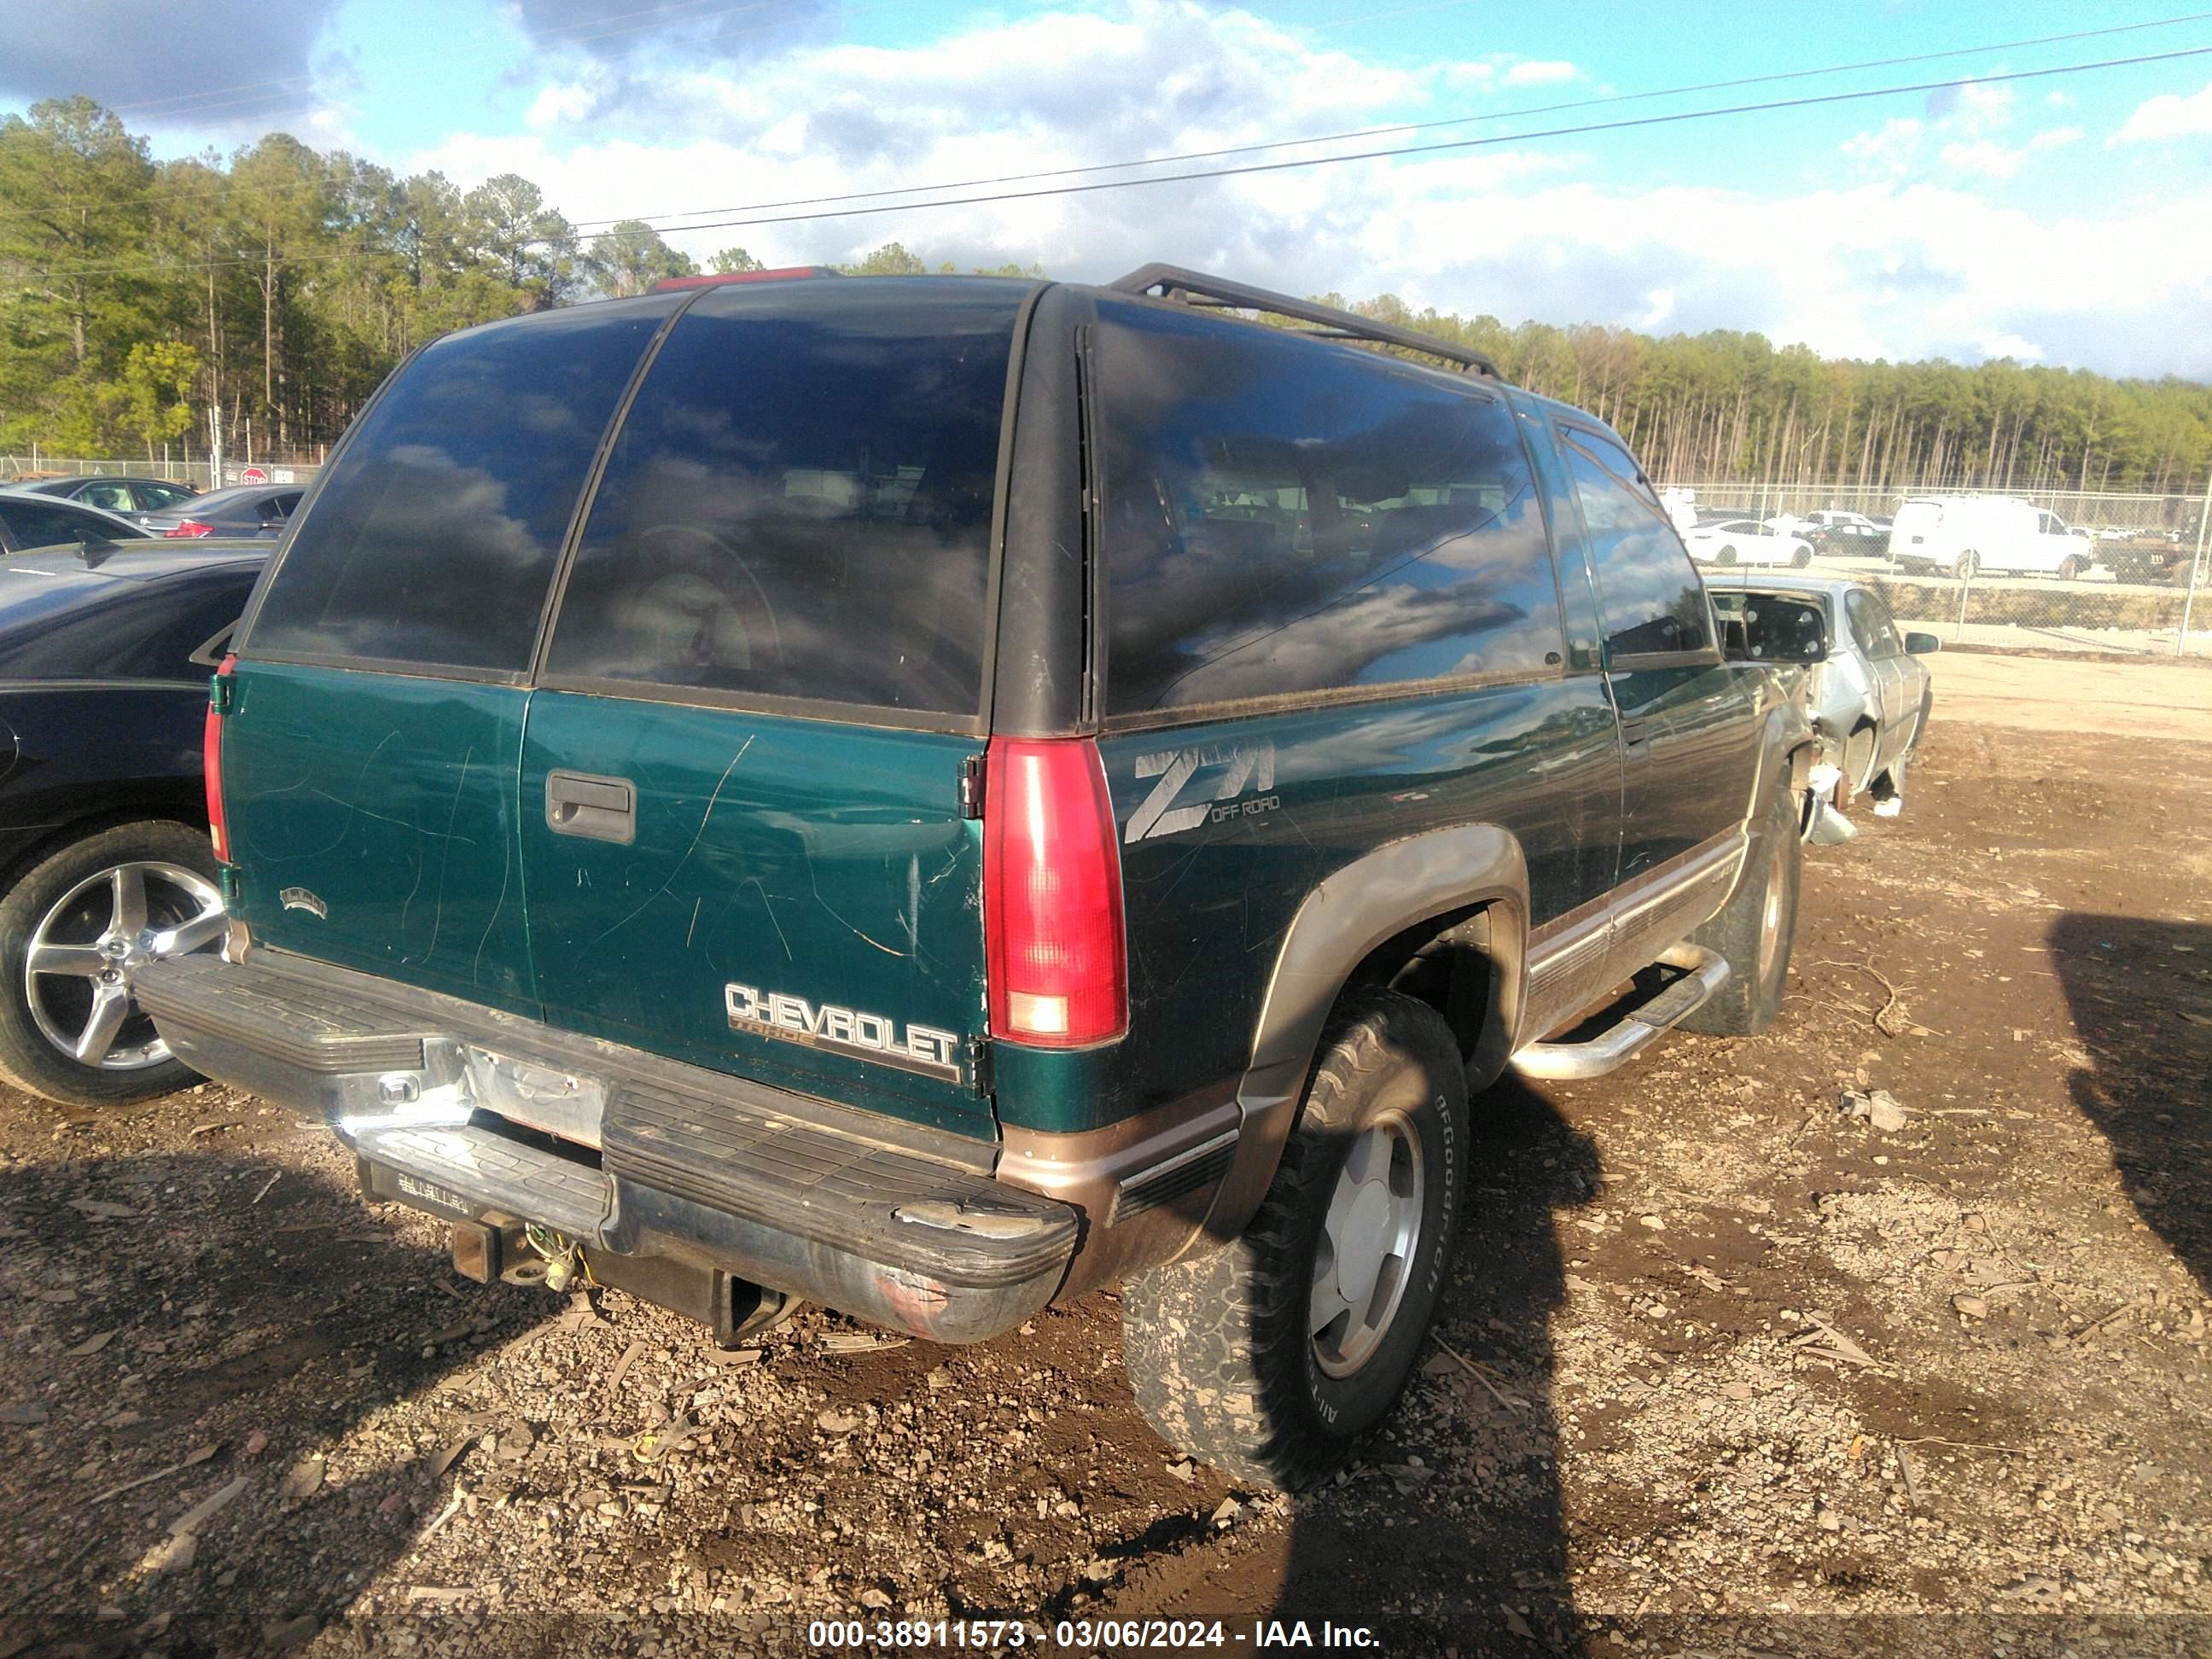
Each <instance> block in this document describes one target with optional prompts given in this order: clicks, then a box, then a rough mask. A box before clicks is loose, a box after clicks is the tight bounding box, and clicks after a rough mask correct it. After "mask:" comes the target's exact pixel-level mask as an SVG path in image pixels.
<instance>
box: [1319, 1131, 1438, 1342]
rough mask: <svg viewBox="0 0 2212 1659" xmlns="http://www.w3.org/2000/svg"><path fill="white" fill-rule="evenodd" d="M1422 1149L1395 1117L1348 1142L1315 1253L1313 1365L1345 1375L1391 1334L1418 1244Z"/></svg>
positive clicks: (1422, 1199) (1417, 1139)
mask: <svg viewBox="0 0 2212 1659" xmlns="http://www.w3.org/2000/svg"><path fill="white" fill-rule="evenodd" d="M1424 1194H1425V1188H1424V1187H1423V1185H1422V1170H1421V1142H1420V1137H1419V1135H1418V1134H1417V1133H1415V1132H1414V1128H1413V1123H1412V1122H1411V1121H1410V1120H1408V1119H1407V1117H1406V1116H1405V1115H1404V1114H1403V1113H1401V1112H1397V1111H1390V1112H1385V1113H1384V1114H1383V1115H1381V1116H1380V1117H1378V1118H1376V1120H1375V1121H1373V1122H1372V1123H1370V1124H1369V1125H1368V1126H1367V1127H1366V1128H1364V1130H1362V1131H1361V1132H1360V1133H1359V1135H1358V1139H1355V1140H1353V1142H1352V1148H1351V1151H1350V1152H1349V1153H1347V1154H1346V1158H1345V1160H1344V1167H1343V1168H1342V1169H1341V1170H1339V1171H1338V1173H1337V1177H1336V1189H1335V1191H1334V1193H1333V1194H1331V1195H1330V1198H1329V1204H1328V1215H1327V1216H1326V1217H1324V1218H1322V1236H1321V1240H1320V1243H1319V1244H1318V1246H1317V1247H1316V1250H1315V1253H1314V1274H1313V1289H1312V1292H1311V1296H1310V1300H1309V1301H1308V1304H1307V1309H1308V1315H1307V1329H1308V1331H1309V1332H1310V1334H1311V1335H1312V1338H1313V1346H1314V1359H1315V1361H1316V1364H1319V1365H1320V1366H1321V1368H1322V1370H1323V1371H1324V1372H1326V1373H1327V1374H1328V1375H1329V1376H1350V1375H1351V1374H1352V1372H1354V1371H1356V1370H1358V1369H1359V1368H1360V1367H1361V1366H1362V1365H1364V1364H1366V1363H1367V1361H1368V1359H1369V1358H1370V1357H1371V1356H1372V1355H1373V1354H1374V1352H1375V1350H1376V1348H1377V1347H1379V1346H1382V1342H1383V1338H1384V1337H1385V1336H1386V1335H1388V1334H1389V1330H1390V1322H1391V1320H1392V1319H1393V1318H1394V1317H1395V1316H1396V1314H1397V1312H1398V1305H1399V1304H1400V1303H1401V1302H1402V1301H1404V1300H1405V1296H1406V1287H1407V1283H1408V1282H1409V1280H1410V1279H1411V1277H1412V1273H1413V1253H1414V1251H1415V1249H1417V1248H1418V1246H1419V1243H1420V1240H1421V1213H1422V1207H1423V1204H1424Z"/></svg>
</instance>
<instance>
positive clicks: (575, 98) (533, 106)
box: [523, 84, 593, 131]
mask: <svg viewBox="0 0 2212 1659" xmlns="http://www.w3.org/2000/svg"><path fill="white" fill-rule="evenodd" d="M592 102H593V100H592V91H591V88H588V87H580V86H575V85H573V84H571V85H562V86H550V87H547V88H544V90H543V91H542V92H540V93H539V94H538V96H537V97H535V98H533V99H532V100H531V101H530V108H529V111H528V112H526V114H525V115H524V116H523V120H524V121H525V122H526V124H527V125H530V126H531V127H532V128H534V129H538V130H540V131H542V130H544V128H546V127H557V126H562V125H567V124H568V123H570V122H574V121H580V120H582V119H583V118H585V117H586V116H587V115H589V114H590V113H591V112H592Z"/></svg>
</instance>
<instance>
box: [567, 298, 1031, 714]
mask: <svg viewBox="0 0 2212 1659" xmlns="http://www.w3.org/2000/svg"><path fill="white" fill-rule="evenodd" d="M1026 293H1027V289H1024V288H1023V287H1021V286H1018V285H1016V284H1013V283H1006V284H995V283H973V282H967V283H939V282H914V283H908V282H888V281H886V282H865V283H864V282H843V281H841V282H822V283H799V284H792V285H788V286H787V285H783V284H776V285H772V286H771V285H763V286H760V287H743V288H726V289H715V290H712V291H710V292H708V294H707V295H704V296H703V297H702V299H700V301H698V302H697V303H696V305H694V306H693V307H692V308H691V309H690V311H688V312H686V313H684V317H683V319H681V320H680V321H679V322H678V324H677V325H676V327H675V330H674V331H672V332H671V334H670V336H669V339H668V343H667V344H666V345H665V346H664V347H663V348H662V349H661V351H660V355H659V356H658V357H657V358H655V359H654V361H653V368H652V370H651V372H650V373H649V374H647V377H646V380H645V384H644V385H643V386H641V388H640V389H639V392H638V396H637V398H636V401H635V404H633V405H632V406H631V409H630V411H629V415H628V416H626V417H625V418H624V420H623V429H622V432H621V435H619V437H618V438H617V440H616V442H615V446H614V448H613V451H612V453H611V456H610V458H609V460H608V464H607V469H606V472H605V477H604V478H603V480H602V482H601V483H600V485H599V491H598V494H597V495H596V496H595V497H594V499H593V503H592V513H591V519H590V521H589V523H588V524H587V525H586V528H585V533H584V539H583V542H582V544H581V545H580V548H579V550H578V552H577V556H576V562H575V565H574V569H573V570H572V571H571V572H570V574H569V577H568V586H567V589H566V592H565V593H564V595H563V597H562V601H561V614H560V618H559V620H558V622H557V623H556V624H555V626H554V630H553V643H552V647H551V649H550V653H549V654H548V656H547V659H546V668H547V671H548V674H549V677H551V676H557V677H559V678H562V679H563V680H565V681H569V682H578V681H582V682H603V681H624V682H634V683H640V684H653V685H659V686H669V687H689V688H697V689H701V690H713V691H718V692H724V693H729V694H732V695H736V696H742V697H745V698H748V699H751V698H793V699H804V700H811V701H820V702H837V703H858V704H863V705H867V706H870V707H877V708H896V709H901V710H908V711H913V712H917V713H925V714H928V713H935V714H974V713H975V710H976V709H977V708H979V707H980V706H981V699H982V662H983V643H984V638H985V633H986V627H985V617H984V596H985V591H986V587H987V582H988V573H989V562H990V560H989V544H990V530H991V507H992V496H993V485H994V480H995V478H996V476H997V471H998V457H999V427H1000V416H1001V414H1002V413H1003V411H1004V409H1005V404H1006V364H1007V357H1008V354H1009V352H1010V350H1011V343H1012V337H1013V325H1014V318H1015V315H1016V313H1017V312H1018V310H1019V309H1020V307H1021V303H1022V301H1023V299H1024V295H1026Z"/></svg>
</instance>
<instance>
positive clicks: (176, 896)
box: [23, 860, 223, 1072]
mask: <svg viewBox="0 0 2212 1659" xmlns="http://www.w3.org/2000/svg"><path fill="white" fill-rule="evenodd" d="M222 929H223V910H222V895H221V894H220V893H218V892H217V891H216V888H215V884H214V883H212V882H210V881H209V880H208V879H207V878H206V877H204V876H203V875H201V874H200V873H199V872H197V871H195V870H188V869H185V867H184V866H182V865H177V864H167V863H162V862H158V861H155V860H135V861H133V862H131V863H128V864H118V865H114V866H110V867H109V868H107V869H106V870H102V871H100V872H96V873H94V874H93V875H90V876H88V877H86V878H85V879H84V880H82V881H81V882H79V883H78V884H76V886H75V887H72V888H71V889H70V890H69V891H68V892H67V893H65V894H64V895H63V896H62V897H61V899H60V901H59V902H58V903H56V904H55V905H54V906H53V907H52V908H50V909H49V910H47V912H46V915H44V916H42V917H40V920H39V925H38V926H37V927H34V928H33V929H32V930H31V939H30V945H29V949H28V951H27V952H26V954H25V957H24V963H23V991H24V994H25V997H26V998H27V1000H28V1002H29V1004H30V1010H31V1018H32V1021H33V1023H34V1024H36V1025H37V1026H38V1028H39V1031H40V1035H41V1036H44V1037H45V1038H46V1041H47V1042H50V1043H52V1045H53V1046H54V1047H55V1048H57V1049H58V1050H59V1051H60V1052H61V1053H63V1054H66V1055H68V1056H69V1057H70V1059H71V1060H75V1061H76V1062H77V1063H78V1064H79V1065H81V1066H96V1067H98V1068H99V1069H100V1070H101V1071H107V1072H136V1071H143V1070H144V1069H145V1068H146V1067H148V1066H159V1065H160V1064H161V1063H162V1062H163V1061H164V1060H167V1059H168V1058H169V1045H168V1044H167V1042H164V1041H162V1039H161V1033H160V1032H158V1031H156V1030H155V1029H154V1022H153V1021H152V1020H151V1019H149V1018H148V1017H147V1016H146V1014H145V1012H143V1010H142V1009H140V1007H139V1006H138V1005H137V1002H136V1001H135V1000H133V999H132V997H131V973H132V971H133V970H134V969H137V968H140V967H142V966H143V965H144V964H145V963H149V962H160V961H163V960H166V959H167V958H168V957H179V956H184V955H185V954H187V953H189V952H191V951H201V950H205V949H206V948H207V947H208V946H209V945H213V944H214V943H215V942H216V940H217V939H220V938H221V937H222Z"/></svg>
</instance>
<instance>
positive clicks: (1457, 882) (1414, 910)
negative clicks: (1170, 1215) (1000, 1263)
mask: <svg viewBox="0 0 2212 1659" xmlns="http://www.w3.org/2000/svg"><path fill="white" fill-rule="evenodd" d="M1470 905H1481V906H1484V907H1486V909H1485V914H1486V915H1488V916H1489V917H1491V918H1492V922H1491V924H1490V929H1489V938H1488V949H1489V951H1490V954H1491V957H1492V962H1493V963H1495V965H1496V967H1497V969H1498V971H1497V972H1496V973H1495V974H1494V975H1492V987H1491V1008H1490V1010H1489V1015H1488V1018H1486V1020H1485V1023H1484V1028H1483V1037H1482V1042H1481V1044H1480V1047H1479V1048H1477V1050H1476V1053H1475V1054H1474V1057H1473V1058H1472V1059H1471V1060H1469V1062H1468V1070H1469V1073H1470V1074H1472V1075H1474V1076H1477V1077H1484V1076H1486V1075H1487V1076H1495V1075H1496V1073H1497V1070H1498V1069H1499V1068H1502V1067H1503V1066H1504V1062H1505V1058H1506V1054H1507V1051H1508V1050H1509V1049H1510V1047H1511V1045H1512V1041H1513V1036H1514V1032H1515V1030H1516V1027H1517V1026H1518V1024H1519V1022H1520V1018H1521V998H1522V969H1523V964H1524V963H1525V961H1526V959H1527V956H1528V860H1526V858H1525V857H1524V856H1523V855H1522V851H1521V843H1520V842H1518V841H1517V840H1516V839H1515V837H1514V836H1512V834H1511V833H1510V831H1508V830H1505V829H1500V828H1498V826H1497V825H1495V824H1488V823H1478V824H1462V825H1458V826H1455V827H1453V828H1450V829H1432V830H1429V831H1426V832H1425V833H1423V834H1420V835H1418V836H1408V837H1407V839H1405V840H1403V841H1396V842H1390V843H1389V844H1388V845H1387V846H1383V847H1378V848H1376V849H1375V850H1374V851H1372V852H1370V853H1368V854H1364V855H1363V856H1362V857H1359V858H1357V859H1354V860H1352V862H1351V863H1349V864H1347V865H1346V866H1343V867H1342V868H1341V869H1340V870H1337V871H1336V872H1334V873H1332V874H1331V875H1329V876H1328V878H1326V879H1324V880H1323V881H1322V884H1320V885H1319V886H1318V887H1316V888H1315V889H1314V890H1313V891H1312V892H1310V893H1309V894H1308V895H1307V896H1306V898H1305V902H1304V903H1303V904H1301V905H1300V906H1299V907H1298V911H1297V915H1295V916H1293V917H1292V918H1291V925H1290V927H1289V928H1288V929H1287V930H1286V932H1285V934H1284V938H1283V943H1282V946H1281V949H1280V950H1279V951H1278V952H1277V954H1276V957H1275V968H1274V972H1273V975H1270V977H1269V979H1268V981H1267V992H1266V994H1265V996H1264V998H1263V999H1262V1001H1261V1009H1260V1018H1259V1023H1258V1025H1257V1027H1256V1028H1255V1030H1254V1033H1253V1038H1252V1060H1251V1063H1250V1065H1249V1066H1247V1067H1246V1068H1245V1071H1244V1075H1243V1079H1242V1081H1241V1082H1240V1083H1239V1084H1238V1085H1237V1109H1238V1113H1239V1122H1238V1134H1237V1152H1236V1155H1235V1157H1234V1158H1232V1159H1231V1163H1230V1166H1229V1170H1228V1172H1227V1173H1226V1174H1225V1176H1223V1178H1222V1182H1221V1185H1220V1187H1219V1188H1218V1190H1217V1191H1216V1193H1215V1194H1214V1200H1213V1204H1212V1208H1211V1209H1210V1210H1209V1211H1208V1212H1207V1213H1206V1224H1205V1225H1204V1227H1203V1228H1202V1229H1201V1230H1200V1232H1199V1233H1198V1234H1197V1235H1196V1236H1194V1238H1193V1240H1192V1243H1191V1244H1190V1245H1189V1246H1188V1247H1187V1248H1186V1250H1185V1252H1184V1253H1185V1254H1188V1253H1189V1250H1190V1249H1198V1248H1202V1247H1201V1245H1200V1240H1210V1241H1212V1243H1215V1244H1220V1243H1227V1242H1229V1241H1230V1240H1231V1239H1232V1238H1235V1237H1237V1236H1238V1235H1239V1234H1241V1233H1242V1232H1243V1231H1244V1229H1245V1227H1246V1225H1248V1224H1249V1222H1250V1221H1251V1219H1252V1217H1253V1214H1254V1212H1256V1211H1257V1210H1258V1209H1259V1207H1260V1204H1261V1200H1262V1199H1264V1198H1265V1197H1266V1196H1267V1188H1268V1185H1269V1183H1271V1182H1273V1180H1274V1178H1275V1169H1276V1166H1277V1165H1278V1164H1280V1163H1281V1162H1282V1156H1283V1147H1284V1145H1285V1142H1287V1141H1288V1140H1289V1139H1290V1134H1291V1127H1293V1125H1294V1124H1295V1122H1296V1121H1297V1115H1298V1107H1299V1104H1300V1103H1301V1102H1302V1101H1303V1100H1304V1098H1305V1091H1306V1079H1307V1078H1308V1077H1309V1076H1310V1074H1311V1073H1312V1070H1313V1064H1314V1055H1315V1051H1316V1049H1317V1048H1319V1047H1320V1046H1321V1036H1322V1027H1323V1026H1324V1025H1326V1024H1328V1016H1329V1012H1330V1011H1331V1010H1332V1009H1333V1008H1334V1006H1336V1000H1337V999H1338V997H1339V996H1340V995H1341V994H1343V991H1344V987H1345V986H1346V982H1347V981H1349V980H1350V978H1351V976H1352V969H1355V968H1357V967H1358V965H1359V964H1360V963H1362V962H1364V960H1366V958H1367V957H1368V956H1369V954H1370V952H1372V951H1374V950H1375V949H1376V947H1377V946H1379V945H1383V943H1384V942H1385V941H1387V940H1389V939H1392V938H1394V937H1395V936H1396V935H1397V934H1399V933H1403V932H1405V931H1406V930H1407V928H1409V927H1415V926H1418V925H1419V923H1421V922H1423V921H1428V920H1430V919H1431V917H1436V916H1441V915H1447V914H1449V912H1451V911H1454V910H1462V909H1465V908H1468V906H1470ZM1492 1048H1495V1049H1496V1050H1497V1051H1498V1052H1497V1053H1496V1054H1494V1055H1493V1054H1492V1053H1491V1052H1490V1051H1491V1050H1492Z"/></svg>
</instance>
